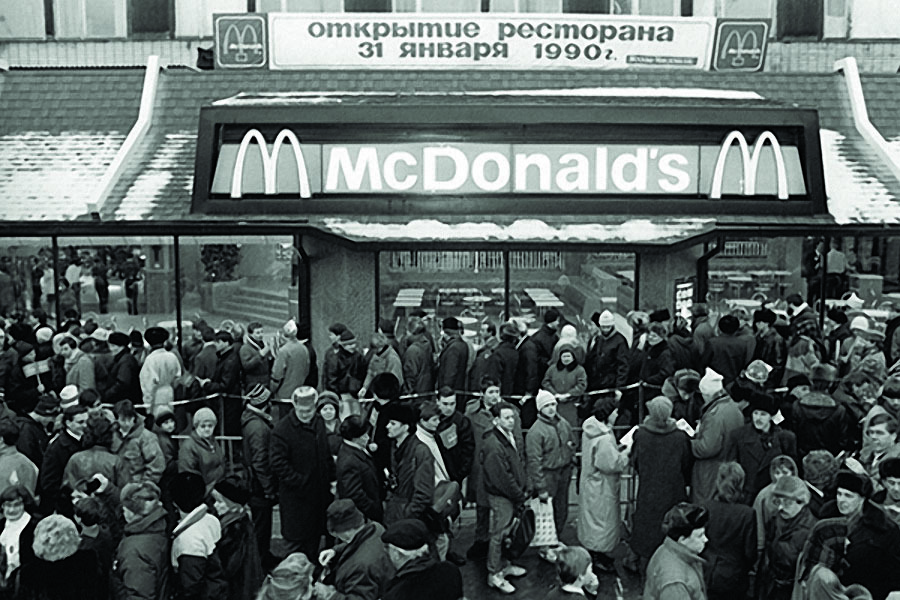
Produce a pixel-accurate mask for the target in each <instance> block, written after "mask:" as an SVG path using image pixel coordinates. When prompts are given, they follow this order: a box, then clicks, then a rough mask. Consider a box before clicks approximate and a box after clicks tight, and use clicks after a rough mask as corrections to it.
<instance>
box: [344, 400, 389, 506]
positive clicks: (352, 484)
mask: <svg viewBox="0 0 900 600" xmlns="http://www.w3.org/2000/svg"><path fill="white" fill-rule="evenodd" d="M340 431H341V440H342V442H341V447H340V448H339V449H338V453H337V460H336V462H335V471H336V473H337V496H338V498H346V499H348V500H352V501H353V503H354V504H355V505H356V508H357V509H359V511H360V512H361V513H362V514H363V516H365V517H366V518H367V519H369V520H370V521H375V522H378V523H381V522H382V521H383V520H384V506H383V502H384V481H383V480H384V477H383V476H382V475H381V473H382V472H381V471H379V470H378V468H377V467H376V466H375V461H374V460H373V459H372V455H371V454H369V450H368V443H369V428H368V424H367V423H366V421H363V420H362V419H361V418H360V417H357V416H356V415H351V416H349V417H347V418H346V419H344V420H343V422H342V423H341V427H340Z"/></svg>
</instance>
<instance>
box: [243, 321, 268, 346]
mask: <svg viewBox="0 0 900 600" xmlns="http://www.w3.org/2000/svg"><path fill="white" fill-rule="evenodd" d="M263 331H264V329H263V324H262V323H260V322H259V321H250V323H249V324H248V325H247V337H248V338H250V339H251V340H253V341H254V342H256V343H257V344H258V345H260V346H262V345H263Z"/></svg>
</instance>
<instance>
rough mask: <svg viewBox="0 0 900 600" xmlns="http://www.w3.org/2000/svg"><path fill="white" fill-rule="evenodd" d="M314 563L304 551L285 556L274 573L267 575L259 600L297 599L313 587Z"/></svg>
mask: <svg viewBox="0 0 900 600" xmlns="http://www.w3.org/2000/svg"><path fill="white" fill-rule="evenodd" d="M313 568H314V567H313V564H312V563H311V562H310V561H309V558H307V557H306V555H305V554H303V553H302V552H294V553H293V554H291V555H289V556H288V557H287V558H285V559H284V560H283V561H281V563H279V565H278V566H277V567H275V570H274V571H272V574H271V575H269V576H268V577H266V579H265V582H264V583H263V586H262V589H261V590H260V592H259V596H258V599H259V600H296V599H297V598H302V597H303V596H304V594H306V593H307V592H308V591H309V589H310V588H311V587H312V577H313Z"/></svg>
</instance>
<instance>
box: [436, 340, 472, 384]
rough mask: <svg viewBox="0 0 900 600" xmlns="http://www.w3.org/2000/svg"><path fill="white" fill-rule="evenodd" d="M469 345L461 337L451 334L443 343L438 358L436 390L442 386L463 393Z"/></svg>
mask: <svg viewBox="0 0 900 600" xmlns="http://www.w3.org/2000/svg"><path fill="white" fill-rule="evenodd" d="M468 361H469V345H468V344H466V342H465V340H463V339H462V337H461V336H459V335H456V334H453V335H452V336H451V337H450V338H449V339H447V340H446V341H445V342H444V348H443V349H442V350H441V354H440V356H439V357H438V376H437V389H441V388H442V387H444V386H447V387H449V388H450V389H451V390H454V391H456V392H464V391H465V390H466V383H467V369H468Z"/></svg>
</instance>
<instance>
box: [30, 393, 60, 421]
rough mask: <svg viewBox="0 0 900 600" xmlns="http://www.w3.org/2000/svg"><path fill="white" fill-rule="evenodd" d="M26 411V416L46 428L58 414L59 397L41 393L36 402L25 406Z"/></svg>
mask: <svg viewBox="0 0 900 600" xmlns="http://www.w3.org/2000/svg"><path fill="white" fill-rule="evenodd" d="M26 411H27V412H28V416H30V417H31V418H32V419H34V420H35V421H37V422H38V423H40V424H41V425H43V426H44V428H47V427H49V426H50V425H52V424H53V422H54V421H55V420H56V416H57V415H58V414H59V398H57V397H56V396H54V395H52V394H41V396H40V397H39V398H38V400H37V402H34V403H33V404H32V405H31V406H29V407H28V408H26Z"/></svg>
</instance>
